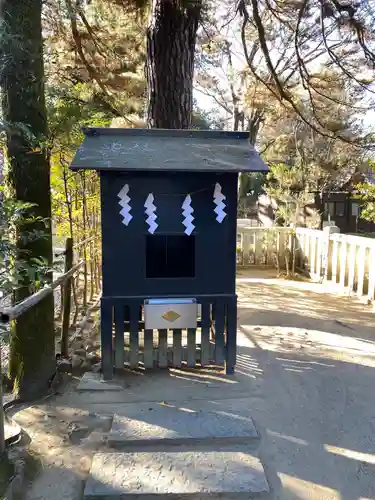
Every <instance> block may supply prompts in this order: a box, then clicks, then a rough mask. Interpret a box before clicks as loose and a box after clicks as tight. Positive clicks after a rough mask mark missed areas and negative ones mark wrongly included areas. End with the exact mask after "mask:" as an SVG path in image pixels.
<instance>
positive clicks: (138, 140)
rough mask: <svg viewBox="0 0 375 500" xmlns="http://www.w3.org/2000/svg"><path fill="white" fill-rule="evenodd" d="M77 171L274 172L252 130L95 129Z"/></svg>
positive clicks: (90, 131)
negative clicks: (252, 140)
mask: <svg viewBox="0 0 375 500" xmlns="http://www.w3.org/2000/svg"><path fill="white" fill-rule="evenodd" d="M84 132H85V135H86V137H85V139H84V141H83V143H82V145H81V146H80V148H79V149H78V151H77V153H76V155H75V157H74V159H73V162H72V164H71V165H70V168H71V169H72V170H80V169H92V170H139V171H168V170H172V171H175V172H176V171H182V172H184V171H195V172H215V171H217V172H268V167H267V166H266V164H265V163H264V162H263V160H262V159H261V158H260V156H259V154H258V153H257V152H256V151H255V149H254V148H253V147H252V146H251V145H250V143H249V133H248V132H222V131H211V130H208V131H205V130H163V129H126V128H116V129H115V128H91V129H86V130H85V131H84Z"/></svg>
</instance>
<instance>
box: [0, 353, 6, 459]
mask: <svg viewBox="0 0 375 500" xmlns="http://www.w3.org/2000/svg"><path fill="white" fill-rule="evenodd" d="M4 451H5V431H4V410H3V374H2V369H1V345H0V458H1V457H2V456H3V453H4Z"/></svg>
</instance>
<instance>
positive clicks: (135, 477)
mask: <svg viewBox="0 0 375 500" xmlns="http://www.w3.org/2000/svg"><path fill="white" fill-rule="evenodd" d="M268 494H269V486H268V482H267V479H266V476H265V473H264V470H263V466H262V464H261V462H260V460H259V458H258V457H257V456H256V454H254V452H253V451H251V450H249V448H248V447H247V446H244V445H237V446H232V447H225V448H221V449H217V450H215V451H199V450H195V451H192V450H191V448H189V449H188V448H186V447H180V446H176V447H173V448H168V451H162V450H160V449H158V450H157V451H155V450H153V451H151V450H149V449H148V450H147V451H144V450H143V451H138V452H128V453H124V452H112V453H96V454H95V455H94V458H93V462H92V466H91V471H90V475H89V478H88V480H87V483H86V487H85V490H84V500H99V499H102V500H152V499H153V500H156V499H159V498H160V500H162V499H165V498H169V499H176V500H177V499H179V500H180V499H182V498H184V499H190V500H193V499H194V500H197V499H198V500H205V499H206V498H207V499H211V498H222V499H226V500H230V499H250V498H269V496H268Z"/></svg>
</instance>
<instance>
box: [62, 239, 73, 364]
mask: <svg viewBox="0 0 375 500" xmlns="http://www.w3.org/2000/svg"><path fill="white" fill-rule="evenodd" d="M72 267H73V240H72V238H67V239H66V243H65V272H66V273H67V272H68V271H70V269H71V268H72ZM71 295H72V278H68V279H67V280H66V282H65V285H64V295H63V298H62V300H63V320H62V327H61V355H62V356H65V357H68V355H69V349H68V340H69V326H70V309H71Z"/></svg>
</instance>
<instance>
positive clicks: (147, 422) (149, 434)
mask: <svg viewBox="0 0 375 500" xmlns="http://www.w3.org/2000/svg"><path fill="white" fill-rule="evenodd" d="M257 438H259V435H258V433H257V430H256V428H255V426H254V423H253V421H252V419H251V417H250V415H249V413H248V412H246V414H245V416H243V415H239V414H238V413H237V412H235V411H233V412H232V411H222V410H220V409H218V410H214V409H210V410H207V409H202V408H199V405H191V404H186V405H185V406H180V405H173V404H168V403H159V404H154V403H150V404H149V405H148V406H144V405H142V406H138V405H137V406H132V407H129V408H128V411H127V413H126V414H125V415H124V414H123V415H119V414H115V415H114V418H113V423H112V429H111V432H110V434H109V436H108V444H109V445H110V446H122V445H130V444H132V443H133V444H134V443H136V444H137V445H141V444H150V443H154V442H157V441H159V440H164V441H168V442H169V444H185V443H190V442H192V441H194V440H199V441H205V440H211V439H214V440H220V439H222V440H230V441H231V442H234V441H238V442H240V443H241V442H243V441H244V440H249V439H257Z"/></svg>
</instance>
